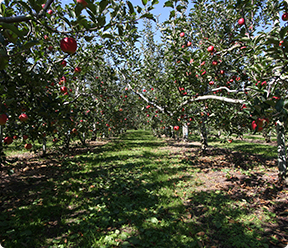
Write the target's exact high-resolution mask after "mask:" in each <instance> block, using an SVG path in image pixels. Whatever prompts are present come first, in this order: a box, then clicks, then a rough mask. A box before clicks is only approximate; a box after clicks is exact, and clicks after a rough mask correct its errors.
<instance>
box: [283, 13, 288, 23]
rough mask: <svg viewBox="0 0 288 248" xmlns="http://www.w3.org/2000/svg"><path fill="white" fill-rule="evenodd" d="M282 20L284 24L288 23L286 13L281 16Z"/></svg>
mask: <svg viewBox="0 0 288 248" xmlns="http://www.w3.org/2000/svg"><path fill="white" fill-rule="evenodd" d="M282 20H283V21H284V22H286V21H288V13H287V12H285V13H284V14H283V15H282Z"/></svg>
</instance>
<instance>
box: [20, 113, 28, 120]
mask: <svg viewBox="0 0 288 248" xmlns="http://www.w3.org/2000/svg"><path fill="white" fill-rule="evenodd" d="M19 120H20V121H21V122H25V121H27V120H28V115H26V114H21V115H19Z"/></svg>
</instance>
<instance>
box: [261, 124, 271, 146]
mask: <svg viewBox="0 0 288 248" xmlns="http://www.w3.org/2000/svg"><path fill="white" fill-rule="evenodd" d="M262 134H263V137H264V139H265V142H266V143H270V142H271V130H270V131H269V132H267V128H264V129H263V133H262Z"/></svg>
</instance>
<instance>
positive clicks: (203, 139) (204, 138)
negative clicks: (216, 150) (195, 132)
mask: <svg viewBox="0 0 288 248" xmlns="http://www.w3.org/2000/svg"><path fill="white" fill-rule="evenodd" d="M205 121H206V118H202V122H201V124H200V138H201V149H202V151H203V152H204V151H205V150H206V148H207V147H208V142H207V129H206V122H205Z"/></svg>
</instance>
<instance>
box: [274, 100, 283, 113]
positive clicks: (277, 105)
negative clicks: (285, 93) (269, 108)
mask: <svg viewBox="0 0 288 248" xmlns="http://www.w3.org/2000/svg"><path fill="white" fill-rule="evenodd" d="M283 106H284V100H283V99H280V100H279V101H278V102H277V103H276V105H275V109H276V110H277V111H278V112H281V110H282V109H283Z"/></svg>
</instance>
